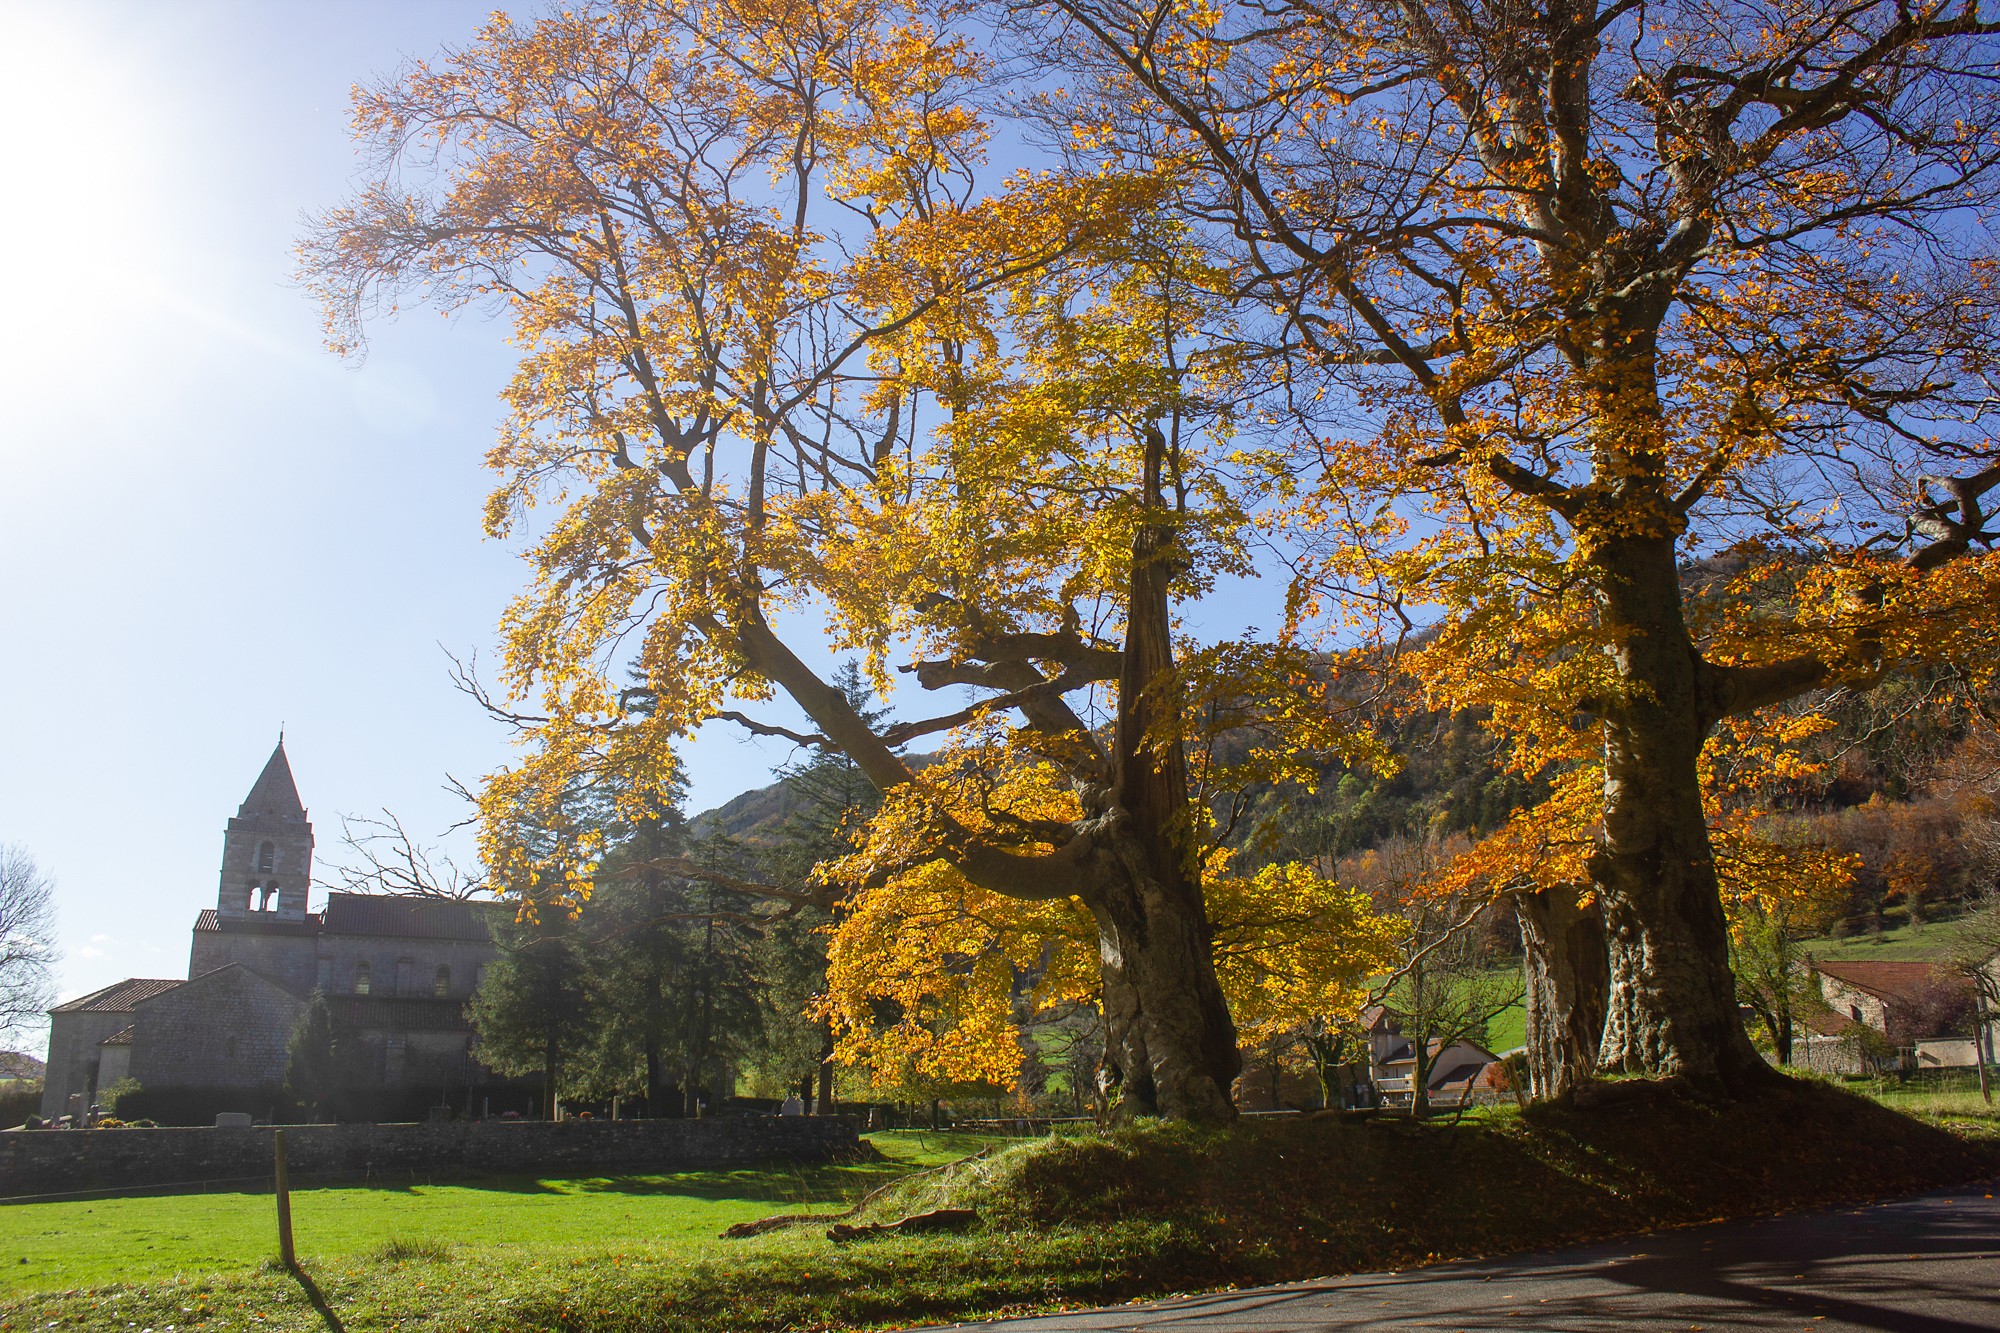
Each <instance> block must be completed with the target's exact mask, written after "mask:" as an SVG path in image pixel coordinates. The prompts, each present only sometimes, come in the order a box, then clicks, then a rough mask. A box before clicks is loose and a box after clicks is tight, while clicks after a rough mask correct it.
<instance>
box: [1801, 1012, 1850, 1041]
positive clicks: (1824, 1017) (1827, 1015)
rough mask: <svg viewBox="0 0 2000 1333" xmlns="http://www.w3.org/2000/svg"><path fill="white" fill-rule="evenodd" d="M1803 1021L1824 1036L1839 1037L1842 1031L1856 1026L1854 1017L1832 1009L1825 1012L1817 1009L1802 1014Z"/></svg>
mask: <svg viewBox="0 0 2000 1333" xmlns="http://www.w3.org/2000/svg"><path fill="white" fill-rule="evenodd" d="M1801 1021H1802V1022H1804V1023H1805V1025H1806V1026H1807V1027H1809V1028H1811V1029H1812V1030H1813V1031H1814V1032H1817V1033H1818V1034H1819V1035H1820V1036H1822V1037H1838V1036H1839V1035H1840V1034H1841V1033H1843V1032H1845V1031H1847V1029H1849V1028H1851V1027H1853V1026H1854V1020H1853V1019H1851V1018H1849V1017H1848V1016H1847V1015H1846V1014H1837V1013H1835V1012H1833V1010H1831V1009H1828V1010H1826V1011H1825V1012H1823V1013H1822V1012H1820V1011H1817V1010H1815V1011H1814V1012H1812V1013H1809V1014H1804V1015H1802V1016H1801Z"/></svg>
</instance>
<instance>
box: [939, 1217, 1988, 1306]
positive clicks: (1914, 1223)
mask: <svg viewBox="0 0 2000 1333" xmlns="http://www.w3.org/2000/svg"><path fill="white" fill-rule="evenodd" d="M1996 1192H2000V1184H1995V1183H1990V1184H1987V1185H1980V1186H1973V1187H1970V1188H1969V1189H1967V1190H1961V1191H1946V1192H1944V1193H1941V1194H1932V1195H1926V1196H1924V1197H1922V1198H1916V1199H1904V1200H1901V1201H1898V1202H1895V1203H1886V1204H1875V1205H1872V1206H1868V1207H1862V1208H1847V1209H1841V1210H1839V1211H1836V1212H1829V1213H1801V1214H1797V1215H1794V1216H1790V1217H1778V1218H1771V1219H1769V1220H1767V1221H1762V1222H1734V1223H1724V1224H1721V1225H1717V1226H1706V1227H1697V1228H1692V1229H1689V1230H1686V1231H1666V1232H1659V1233H1657V1234H1654V1235H1650V1236H1640V1237H1635V1238H1632V1239H1628V1240H1624V1241H1617V1242H1611V1243H1607V1244H1602V1245H1589V1246H1580V1247H1577V1248H1575V1249H1567V1250H1556V1251H1552V1252H1544V1253H1540V1254H1524V1255H1515V1256H1513V1257H1511V1258H1507V1259H1492V1260H1480V1261H1474V1262H1468V1263H1456V1264H1440V1265H1438V1266H1436V1267H1433V1268H1422V1269H1412V1270H1409V1271H1406V1272H1400V1273H1363V1274H1357V1275H1355V1276H1353V1277H1345V1278H1335V1279H1329V1280H1327V1281H1324V1282H1307V1283H1299V1284H1296V1285H1293V1286H1286V1287H1266V1288H1262V1289H1259V1290H1256V1291H1236V1292H1225V1293H1218V1294H1216V1295H1212V1296H1197V1297H1191V1298H1188V1299H1185V1300H1176V1301H1161V1302H1157V1303H1152V1304H1146V1305H1126V1306H1120V1307H1118V1308H1116V1309H1110V1310H1089V1311H1079V1312H1077V1313H1075V1314H1064V1315H1051V1316H1048V1317H1046V1318H1041V1319H1014V1320H1003V1321H998V1322H994V1323H985V1324H963V1325H954V1327H958V1328H965V1329H985V1330H993V1333H1002V1331H1004V1333H1072V1331H1075V1333H1084V1330H1090V1331H1091V1333H1114V1331H1116V1330H1126V1329H1146V1330H1149V1333H1238V1331H1239V1330H1241V1331H1242V1333H1321V1330H1335V1329H1338V1330H1342V1333H1347V1331H1348V1330H1388V1329H1398V1330H1400V1329H1420V1328H1425V1329H1462V1330H1468V1331H1470V1330H1484V1329H1513V1330H1521V1329H1560V1330H1584V1329H1634V1328H1641V1329H1683V1330H1689V1329H1702V1330H1707V1331H1708V1333H1737V1331H1738V1330H1743V1329H1812V1330H1817V1331H1818V1333H1833V1330H1857V1331H1858V1330H1866V1329H1895V1330H1908V1331H1909V1333H1972V1331H1973V1330H1994V1329H2000V1200H1996V1199H1995V1198H1994V1197H1993V1195H1994V1193H1996Z"/></svg>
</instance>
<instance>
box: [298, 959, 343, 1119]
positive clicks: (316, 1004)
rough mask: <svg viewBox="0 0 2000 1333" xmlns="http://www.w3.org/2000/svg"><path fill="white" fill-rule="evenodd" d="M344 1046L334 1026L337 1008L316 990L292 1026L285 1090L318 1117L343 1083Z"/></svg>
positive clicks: (324, 1112)
mask: <svg viewBox="0 0 2000 1333" xmlns="http://www.w3.org/2000/svg"><path fill="white" fill-rule="evenodd" d="M340 1056H341V1047H340V1042H339V1039H338V1038H337V1037H336V1036H335V1034H334V1030H333V1011H332V1010H331V1009H329V1008H328V1007H327V1003H326V996H325V994H323V993H322V992H320V991H318V990H315V991H314V992H313V993H312V999H311V1000H309V1001H307V1003H306V1011H305V1012H304V1013H303V1014H300V1015H299V1021H298V1026H296V1027H295V1028H293V1029H292V1041H291V1047H290V1050H289V1052H288V1053H287V1055H286V1058H285V1092H286V1093H287V1094H289V1095H290V1097H291V1098H292V1100H293V1101H295V1102H297V1103H298V1104H299V1105H300V1107H302V1108H303V1109H305V1110H306V1111H307V1112H308V1113H310V1114H311V1115H312V1116H313V1118H314V1119H316V1120H317V1119H319V1118H320V1117H322V1116H324V1115H326V1114H327V1112H328V1110H329V1108H331V1106H332V1105H333V1102H334V1098H335V1097H336V1096H337V1095H338V1093H339V1091H340V1086H341V1081H342V1080H341V1077H340V1074H341V1070H340Z"/></svg>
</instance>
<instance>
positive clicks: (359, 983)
mask: <svg viewBox="0 0 2000 1333" xmlns="http://www.w3.org/2000/svg"><path fill="white" fill-rule="evenodd" d="M374 983H375V978H374V975H373V974H372V973H370V972H369V970H368V964H366V963H361V964H358V965H357V966H356V967H355V969H354V993H355V994H356V995H366V994H367V993H368V988H369V987H370V986H372V985H374Z"/></svg>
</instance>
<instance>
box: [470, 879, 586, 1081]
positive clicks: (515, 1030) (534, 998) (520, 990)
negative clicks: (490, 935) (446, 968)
mask: <svg viewBox="0 0 2000 1333" xmlns="http://www.w3.org/2000/svg"><path fill="white" fill-rule="evenodd" d="M576 925H577V923H576V922H575V921H573V920H572V919H571V918H570V916H569V914H568V913H567V912H565V911H564V910H563V909H562V908H561V907H560V906H554V905H547V904H538V905H537V910H536V911H535V913H534V915H533V917H532V919H530V920H526V921H521V922H516V923H514V924H512V925H509V926H503V927H501V928H500V929H499V930H497V931H496V932H495V942H496V943H498V944H499V946H500V957H499V958H498V959H497V960H495V961H494V962H493V963H492V964H490V965H489V966H488V967H487V969H486V974H485V976H484V978H483V979H482V980H481V981H480V984H479V990H478V991H477V992H476V993H475V994H474V995H473V997H472V1003H471V1005H470V1006H469V1010H468V1012H469V1013H470V1016H471V1018H472V1023H473V1026H474V1028H476V1029H477V1030H478V1033H479V1046H478V1050H477V1055H478V1058H479V1061H480V1063H482V1064H484V1065H486V1066H487V1067H488V1068H489V1069H492V1070H495V1071H496V1072H498V1073H501V1074H505V1075H507V1076H509V1077H520V1076H523V1075H530V1074H538V1075H540V1077H541V1082H542V1108H543V1113H544V1114H545V1115H548V1116H550V1117H551V1118H553V1116H554V1113H555V1109H556V1103H557V1099H558V1098H559V1097H561V1096H562V1095H563V1094H564V1093H565V1092H566V1091H568V1085H567V1083H566V1082H565V1078H566V1076H567V1075H568V1073H569V1072H570V1070H569V1066H570V1064H571V1062H572V1061H573V1060H575V1059H576V1058H577V1057H578V1056H579V1055H580V1054H581V1053H582V1052H584V1051H585V1050H586V1049H587V1048H588V1046H589V1044H590V1041H591V1039H592V1033H593V1028H594V1026H595V1023H596V1021H597V1018H598V1014H597V1012H596V1008H597V1007H596V1005H594V1004H593V999H594V996H593V994H592V990H593V988H592V986H591V984H590V978H589V969H588V966H587V963H586V955H585V953H584V951H583V950H582V949H581V948H579V947H578V945H579V940H578V937H577V929H576Z"/></svg>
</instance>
